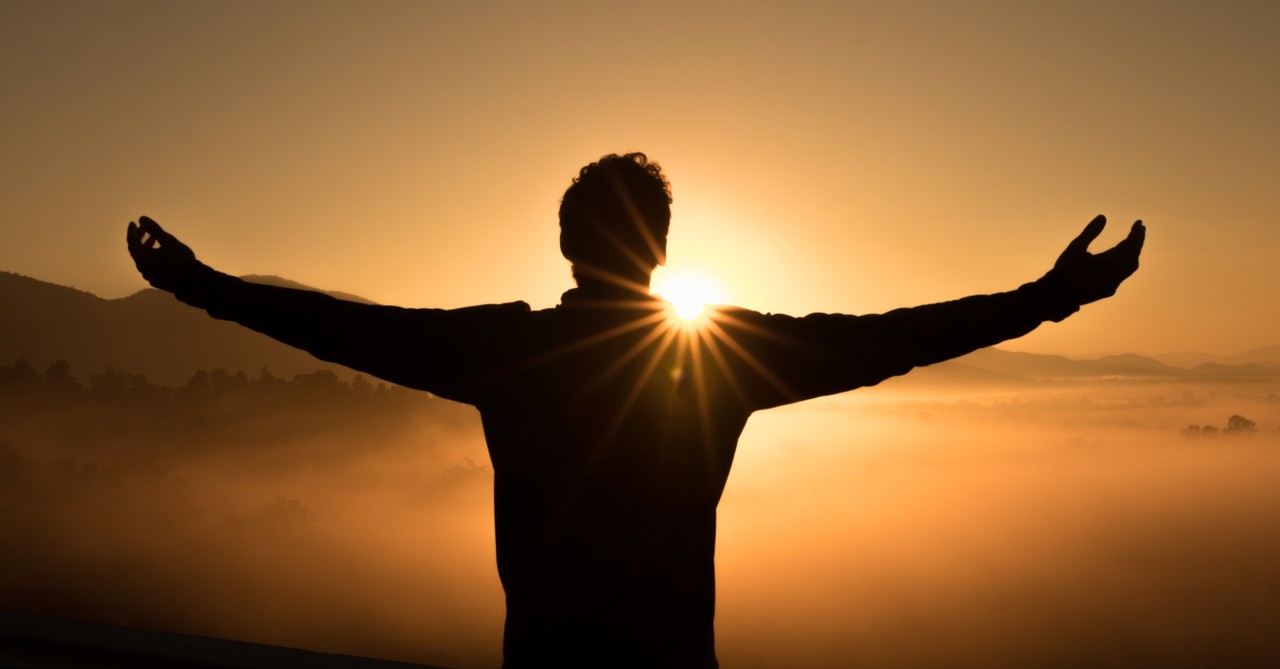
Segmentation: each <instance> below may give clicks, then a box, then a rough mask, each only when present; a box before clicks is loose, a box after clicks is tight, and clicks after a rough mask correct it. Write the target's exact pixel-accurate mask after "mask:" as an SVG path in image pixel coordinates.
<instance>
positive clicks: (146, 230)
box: [125, 216, 213, 293]
mask: <svg viewBox="0 0 1280 669" xmlns="http://www.w3.org/2000/svg"><path fill="white" fill-rule="evenodd" d="M125 241H126V243H127V244H128V245H129V255H130V256H133V264H134V265H136V266H137V267H138V271H139V272H141V273H142V278H144V279H146V280H147V282H148V283H150V284H151V285H152V286H155V287H156V288H159V289H160V290H165V291H168V292H170V293H176V292H178V291H180V290H183V289H187V288H192V287H193V284H195V283H196V282H198V281H200V280H201V279H202V278H204V277H205V276H206V275H208V274H209V273H212V271H213V270H211V269H210V268H209V267H208V266H207V265H205V264H204V263H202V262H200V261H199V260H196V254H195V253H194V252H192V250H191V249H190V247H188V246H187V245H186V244H183V243H182V242H180V241H178V238H177V237H174V236H173V235H171V234H169V233H167V232H165V231H164V228H161V227H160V224H158V223H156V222H155V221H153V220H151V219H150V218H147V217H146V216H141V217H139V218H138V222H137V223H134V222H130V223H129V229H128V230H126V231H125Z"/></svg>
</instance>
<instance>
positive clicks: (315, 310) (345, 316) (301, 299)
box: [125, 216, 528, 402]
mask: <svg viewBox="0 0 1280 669" xmlns="http://www.w3.org/2000/svg"><path fill="white" fill-rule="evenodd" d="M125 241H126V243H127V244H128V247H129V254H130V255H131V256H132V257H133V261H134V264H135V265H136V266H137V267H138V271H139V272H141V273H142V276H143V278H145V279H146V280H147V281H148V282H149V283H150V284H151V285H152V286H155V287H156V288H159V289H161V290H164V291H168V292H171V293H173V294H174V296H175V297H177V298H178V299H179V300H181V301H183V302H185V303H187V304H190V305H192V306H194V307H198V308H201V309H204V310H205V311H207V312H208V313H209V315H210V316H213V317H214V318H220V319H223V320H230V321H235V322H237V323H239V324H241V325H244V326H245V327H248V328H250V329H252V330H256V331H258V332H261V333H263V334H265V335H267V336H269V337H272V338H273V339H276V340H279V341H281V342H284V343H285V344H289V345H290V346H294V347H296V348H300V349H302V350H304V351H307V352H308V353H311V354H312V355H314V356H316V357H317V358H320V359H321V360H327V361H329V362H336V363H338V364H341V365H345V366H347V367H351V368H352V369H357V370H360V371H363V372H367V373H369V374H372V375H374V376H377V377H378V378H382V379H386V380H388V381H391V382H393V383H399V384H401V385H405V386H409V387H412V388H419V389H422V390H429V391H431V392H433V393H435V394H437V395H441V396H443V397H448V398H450V399H456V400H459V401H463V402H467V401H471V396H472V392H473V389H472V388H470V386H469V384H470V380H471V379H472V378H473V377H474V376H475V375H474V369H475V367H476V366H478V365H481V364H483V358H484V355H485V352H486V350H487V348H488V346H489V341H488V338H489V337H491V336H492V333H493V332H494V331H495V330H496V329H498V328H497V327H496V326H495V323H496V322H497V321H502V320H504V319H509V318H511V317H518V315H519V314H520V313H527V312H528V306H527V305H524V304H522V303H517V304H512V305H496V306H492V307H478V308H472V309H459V310H453V311H445V310H441V309H403V308H400V307H389V306H380V305H371V304H361V303H359V302H351V301H347V300H339V299H337V298H334V297H332V296H329V295H326V294H324V293H318V292H315V291H309V290H297V289H293V288H284V287H280V286H268V285H262V284H255V283H249V282H246V281H243V280H241V279H238V278H236V277H233V276H229V275H227V274H223V273H221V272H218V271H216V270H214V269H213V268H211V267H209V266H208V265H205V264H204V263H202V262H200V261H199V260H197V259H196V255H195V253H194V252H192V250H191V249H190V248H189V247H188V246H187V245H186V244H183V243H182V242H181V241H179V240H178V239H177V238H176V237H174V236H173V235H172V234H169V233H168V232H166V231H165V230H164V229H163V228H161V227H160V225H159V224H157V223H156V222H155V221H153V220H151V219H150V218H147V217H146V216H143V217H141V218H139V220H138V222H137V223H130V224H129V227H128V229H127V231H126V233H125Z"/></svg>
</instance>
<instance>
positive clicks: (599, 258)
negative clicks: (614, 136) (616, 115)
mask: <svg viewBox="0 0 1280 669" xmlns="http://www.w3.org/2000/svg"><path fill="white" fill-rule="evenodd" d="M670 223H671V186H670V184H668V183H667V180H666V178H665V177H663V176H662V169H661V167H659V166H658V164H657V163H654V162H650V161H649V159H648V157H646V156H645V155H644V154H643V153H628V154H626V155H622V156H619V155H615V154H610V155H607V156H605V157H603V158H601V159H600V160H598V161H596V162H594V163H591V164H590V165H587V166H586V167H584V168H582V170H581V171H579V172H578V177H577V178H576V179H574V180H573V184H572V185H571V186H569V189H568V190H566V191H565V192H564V199H562V200H561V201H560V251H561V252H562V253H564V257H565V258H567V259H568V260H569V262H571V263H573V274H574V278H575V279H577V280H578V284H579V285H582V284H583V283H584V282H596V283H599V282H600V281H605V282H610V283H614V284H616V285H629V284H642V285H643V286H644V287H647V286H648V285H649V275H650V274H652V273H653V269H654V267H657V266H658V265H661V264H663V263H665V262H666V254H667V229H668V227H669V225H670Z"/></svg>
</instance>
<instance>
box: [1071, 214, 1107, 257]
mask: <svg viewBox="0 0 1280 669" xmlns="http://www.w3.org/2000/svg"><path fill="white" fill-rule="evenodd" d="M1105 227H1107V217H1106V216H1103V215H1102V214H1098V215H1097V216H1094V217H1093V220H1092V221H1089V224H1088V225H1086V226H1084V230H1083V231H1081V232H1080V235H1079V236H1078V237H1076V238H1075V239H1073V240H1071V243H1070V244H1067V250H1066V251H1065V253H1064V255H1065V254H1067V253H1070V254H1073V255H1079V254H1085V253H1088V252H1089V245H1090V244H1092V243H1093V240H1095V239H1097V238H1098V235H1100V234H1102V229H1103V228H1105Z"/></svg>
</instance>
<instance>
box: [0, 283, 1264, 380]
mask: <svg viewBox="0 0 1280 669" xmlns="http://www.w3.org/2000/svg"><path fill="white" fill-rule="evenodd" d="M243 278H244V279H246V280H249V281H254V282H256V283H265V284H270V285H278V286H285V287H290V288H301V289H306V290H314V289H313V288H310V287H308V286H305V285H303V284H300V283H297V282H294V281H289V280H288V279H283V278H280V277H275V276H246V277H243ZM321 292H326V291H321ZM328 294H330V295H333V296H334V297H337V298H340V299H346V300H352V301H356V302H363V303H366V304H373V302H371V301H370V300H366V299H364V298H361V297H359V296H356V295H350V294H347V293H336V292H329V293H328ZM19 357H25V358H26V359H27V360H28V361H29V362H30V363H31V364H32V365H33V366H35V367H36V369H39V370H43V369H45V368H46V367H47V366H48V365H50V364H51V363H53V362H54V361H55V360H58V359H63V360H66V361H68V362H69V363H70V364H71V371H72V373H73V374H75V375H76V376H79V377H81V378H82V379H84V378H86V377H87V376H88V375H89V374H91V373H94V372H98V371H101V370H103V369H105V368H106V367H108V366H114V367H117V368H120V369H123V370H125V371H128V372H131V373H136V374H143V375H145V376H146V377H147V379H148V380H150V381H152V382H153V383H159V384H163V385H171V386H176V385H181V384H183V383H185V382H186V381H187V380H189V379H190V378H191V376H192V374H193V373H194V372H195V370H196V369H199V368H204V369H215V368H218V367H222V368H224V369H227V370H229V371H233V372H234V371H244V372H246V373H248V374H256V373H258V371H259V370H261V369H263V368H266V369H269V370H270V371H271V372H272V373H273V374H276V375H277V376H284V377H291V376H293V375H295V374H303V373H308V372H314V371H317V370H321V369H328V370H331V371H334V372H335V373H338V374H340V375H342V376H350V375H351V373H352V372H351V371H350V370H348V369H346V368H344V367H341V366H338V365H332V364H329V363H325V362H322V361H320V360H317V359H316V358H313V357H312V356H311V355H309V354H307V353H304V352H302V351H298V350H296V349H294V348H291V347H289V346H285V345H284V344H281V343H279V342H276V341H275V340H273V339H270V338H268V337H265V336H263V335H260V334H258V333H256V332H252V331H250V330H247V329H245V328H243V327H240V326H239V325H236V324H234V323H230V322H227V321H219V320H215V319H213V318H209V317H208V316H207V315H206V314H205V313H204V312H202V311H200V310H198V309H192V308H191V307H188V306H187V305H184V304H182V303H180V302H178V301H177V300H175V299H174V298H173V296H172V295H169V294H167V293H164V292H162V291H159V290H155V289H151V288H148V289H144V290H141V291H139V292H137V293H134V294H133V295H129V296H127V297H123V298H119V299H114V300H106V299H103V298H100V297H97V296H96V295H93V294H91V293H87V292H84V291H81V290H76V289H74V288H68V287H66V286H59V285H56V284H52V283H47V282H44V281H40V280H37V279H32V278H30V277H26V276H22V275H19V274H13V273H10V272H0V364H9V363H11V362H13V361H14V360H16V359H17V358H19ZM1272 376H1276V377H1280V346H1268V347H1263V348H1259V349H1254V350H1253V351H1248V352H1245V353H1242V354H1239V355H1235V356H1213V355H1208V354H1200V353H1173V354H1165V355H1160V356H1143V355H1137V354H1132V353H1128V354H1120V355H1107V356H1102V357H1098V358H1093V359H1074V358H1068V357H1066V356H1060V355H1045V354H1038V353H1019V352H1013V351H1005V350H1001V349H998V348H988V349H982V350H980V351H975V352H974V353H970V354H969V355H966V356H963V357H960V358H957V359H955V360H952V361H949V362H944V363H940V364H937V365H932V366H930V367H925V368H922V369H918V370H915V371H913V372H912V373H911V374H910V375H908V376H907V377H905V379H904V380H905V381H907V382H910V383H922V384H928V383H942V384H948V385H965V386H992V385H1018V384H1027V383H1043V382H1057V381H1061V382H1082V381H1088V380H1091V379H1117V378H1120V379H1152V380H1156V379H1226V378H1265V377H1272ZM901 382H902V381H900V380H894V381H891V382H890V383H901Z"/></svg>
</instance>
